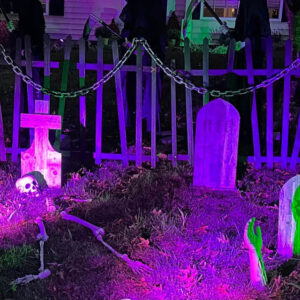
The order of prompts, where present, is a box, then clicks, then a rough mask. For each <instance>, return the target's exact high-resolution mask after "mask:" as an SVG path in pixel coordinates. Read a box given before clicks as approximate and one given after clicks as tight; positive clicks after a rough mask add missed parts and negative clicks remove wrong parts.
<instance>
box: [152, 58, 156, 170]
mask: <svg viewBox="0 0 300 300" xmlns="http://www.w3.org/2000/svg"><path fill="white" fill-rule="evenodd" d="M151 75H152V76H151V84H152V86H151V167H152V168H155V167H156V113H157V109H156V101H157V98H156V96H157V87H156V82H157V72H156V63H155V61H154V60H153V59H152V71H151Z"/></svg>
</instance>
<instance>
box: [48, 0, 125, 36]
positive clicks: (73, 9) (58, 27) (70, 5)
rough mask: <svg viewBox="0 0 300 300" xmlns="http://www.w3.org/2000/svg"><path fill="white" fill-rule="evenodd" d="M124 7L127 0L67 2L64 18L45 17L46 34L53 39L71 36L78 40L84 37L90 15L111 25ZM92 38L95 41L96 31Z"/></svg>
mask: <svg viewBox="0 0 300 300" xmlns="http://www.w3.org/2000/svg"><path fill="white" fill-rule="evenodd" d="M124 5H125V0H109V1H107V0H84V1H82V0H65V15H64V16H49V15H45V22H46V32H47V33H49V34H50V37H51V38H52V39H57V38H65V37H67V36H68V35H69V34H70V35H72V38H73V39H74V40H78V39H80V38H81V37H82V32H83V28H84V24H85V22H86V20H87V18H88V17H89V14H91V13H93V14H95V15H97V16H99V17H100V18H101V19H103V20H104V21H105V22H107V23H108V24H109V23H110V22H111V19H112V18H117V17H118V16H119V14H120V12H121V10H122V7H123V6H124ZM99 26H100V24H99ZM90 38H91V39H95V36H94V31H93V32H91V35H90Z"/></svg>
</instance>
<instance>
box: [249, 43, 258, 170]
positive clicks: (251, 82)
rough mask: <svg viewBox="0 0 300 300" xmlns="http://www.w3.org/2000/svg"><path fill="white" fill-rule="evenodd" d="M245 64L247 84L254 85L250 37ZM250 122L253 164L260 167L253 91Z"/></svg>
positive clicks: (255, 105)
mask: <svg viewBox="0 0 300 300" xmlns="http://www.w3.org/2000/svg"><path fill="white" fill-rule="evenodd" d="M245 42H246V65H247V71H248V84H249V85H254V72H253V60H252V47H251V42H250V39H246V41H245ZM251 123H252V136H253V148H254V165H255V167H256V168H258V169H259V168H261V152H260V139H259V126H258V117H257V104H256V94H255V91H254V92H253V100H252V111H251Z"/></svg>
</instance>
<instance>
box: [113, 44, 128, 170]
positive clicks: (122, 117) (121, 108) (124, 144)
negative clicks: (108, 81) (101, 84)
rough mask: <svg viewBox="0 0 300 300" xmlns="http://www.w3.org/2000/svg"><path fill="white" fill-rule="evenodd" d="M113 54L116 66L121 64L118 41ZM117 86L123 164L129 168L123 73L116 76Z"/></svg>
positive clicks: (119, 72) (114, 45)
mask: <svg viewBox="0 0 300 300" xmlns="http://www.w3.org/2000/svg"><path fill="white" fill-rule="evenodd" d="M112 52H113V62H114V65H117V64H118V62H119V50H118V43H117V41H116V40H114V41H113V42H112ZM115 85H116V96H117V106H118V117H119V130H120V139H121V151H122V156H123V164H124V165H125V166H128V157H127V155H128V153H127V139H126V128H125V111H124V99H123V91H122V82H121V71H118V72H116V74H115Z"/></svg>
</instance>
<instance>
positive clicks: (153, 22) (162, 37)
mask: <svg viewBox="0 0 300 300" xmlns="http://www.w3.org/2000/svg"><path fill="white" fill-rule="evenodd" d="M126 1H127V4H126V5H125V7H124V8H123V10H122V12H121V15H120V19H121V20H122V22H123V23H124V27H123V30H122V33H121V35H122V37H123V38H127V39H128V40H129V41H132V39H133V38H134V37H138V38H144V39H146V40H147V41H148V43H149V45H150V47H151V48H152V50H153V51H154V53H155V54H156V55H157V56H158V57H159V58H160V59H162V60H164V57H165V45H166V28H165V27H166V11H167V0H152V1H149V0H126ZM128 62H129V64H135V63H136V57H135V56H134V55H133V56H132V57H130V58H129V61H128ZM143 65H144V66H145V65H148V66H150V65H151V58H150V56H149V55H148V54H147V53H144V55H143ZM123 84H124V89H126V92H124V96H125V95H126V97H125V99H126V100H127V101H126V102H127V107H126V105H125V110H126V114H127V125H128V126H130V125H131V124H132V123H133V116H134V112H135V109H136V107H135V105H136V73H135V72H127V74H126V75H125V76H124V78H123ZM157 84H158V94H157V102H159V98H160V90H161V75H160V74H158V76H157ZM143 86H144V97H143V118H146V119H147V130H150V116H151V100H150V99H151V92H150V91H151V74H150V73H148V74H145V73H144V74H143Z"/></svg>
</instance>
